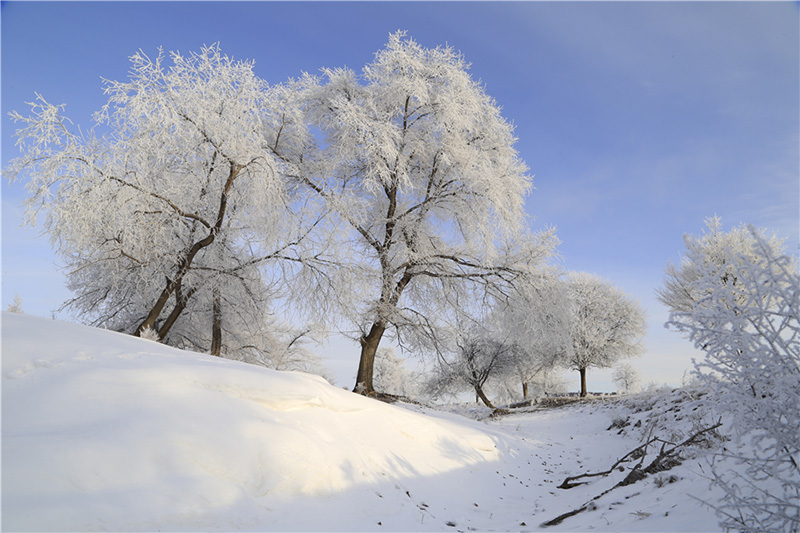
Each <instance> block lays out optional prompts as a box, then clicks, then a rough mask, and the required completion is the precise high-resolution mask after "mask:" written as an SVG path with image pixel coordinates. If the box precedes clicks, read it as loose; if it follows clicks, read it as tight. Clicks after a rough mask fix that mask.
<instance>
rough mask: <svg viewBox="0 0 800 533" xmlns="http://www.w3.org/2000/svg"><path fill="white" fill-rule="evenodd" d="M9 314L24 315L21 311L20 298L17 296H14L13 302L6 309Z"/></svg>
mask: <svg viewBox="0 0 800 533" xmlns="http://www.w3.org/2000/svg"><path fill="white" fill-rule="evenodd" d="M6 310H7V311H8V312H9V313H20V314H24V311H23V310H22V298H20V297H19V294H15V295H14V301H13V302H11V303H10V304H8V309H6Z"/></svg>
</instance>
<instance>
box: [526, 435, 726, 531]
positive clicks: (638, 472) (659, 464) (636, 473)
mask: <svg viewBox="0 0 800 533" xmlns="http://www.w3.org/2000/svg"><path fill="white" fill-rule="evenodd" d="M720 426H722V420H721V419H720V420H718V421H717V423H716V424H714V425H713V426H709V427H706V428H703V429H701V430H699V431H696V432H695V433H693V434H692V435H691V436H689V438H687V439H686V440H684V441H683V442H680V443H678V444H675V443H672V442H669V441H665V440H663V439H660V438H658V437H651V438H648V439H647V441H645V442H644V444H641V445H639V446H637V447H636V448H634V449H632V450H631V451H629V452H628V453H626V454H625V455H624V456H622V458H620V459H617V461H616V462H615V463H614V464H613V465H612V466H611V468H609V469H608V470H604V471H602V472H593V473H587V474H581V475H578V476H570V477H567V478H566V479H565V480H564V481H563V482H562V483H561V485H559V486H558V488H560V489H571V488H574V487H577V486H580V485H584V484H585V482H584V483H574V481H576V480H579V479H584V478H590V477H603V476H607V475H609V474H611V473H612V472H614V471H615V470H619V471H620V472H624V470H625V469H624V467H622V466H621V465H622V463H625V462H627V461H628V460H630V459H631V458H639V462H638V463H637V464H636V465H635V466H634V467H633V468H632V469H631V470H630V471H629V472H628V474H627V475H626V476H625V477H624V478H623V479H622V480H621V481H620V482H618V483H617V484H615V485H614V486H613V487H611V488H610V489H608V490H606V491H603V492H601V493H600V494H598V495H597V496H595V497H594V498H592V499H591V500H589V501H588V502H586V503H585V504H584V505H582V506H581V507H579V508H578V509H574V510H572V511H569V512H567V513H563V514H561V515H559V516H557V517H556V518H554V519H552V520H548V521H547V522H544V523H542V527H548V526H554V525H557V524H560V523H561V522H563V521H564V520H565V519H567V518H569V517H570V516H575V515H576V514H578V513H581V512H583V511H586V510H588V509H589V508H590V507H591V506H592V505H593V502H595V501H597V500H599V499H600V498H602V497H603V496H605V495H606V494H608V493H609V492H611V491H612V490H614V489H616V488H618V487H625V486H627V485H632V484H633V483H636V482H637V481H640V480H642V479H644V478H646V477H647V476H648V475H649V474H657V473H659V472H664V471H666V470H669V469H671V468H674V467H675V466H678V465H679V464H680V463H681V458H680V456H679V452H680V449H681V448H684V447H686V446H689V445H691V444H694V443H695V442H696V441H697V440H698V439H699V438H700V437H701V436H703V435H705V434H706V433H710V432H711V431H714V430H715V429H717V428H719V427H720ZM658 442H660V443H661V449H660V450H659V451H658V454H657V455H656V457H655V459H653V460H652V461H651V462H650V464H648V465H647V466H646V467H644V468H642V465H643V464H644V460H645V458H646V454H647V448H648V447H649V446H650V445H651V444H655V443H658ZM668 446H669V447H668Z"/></svg>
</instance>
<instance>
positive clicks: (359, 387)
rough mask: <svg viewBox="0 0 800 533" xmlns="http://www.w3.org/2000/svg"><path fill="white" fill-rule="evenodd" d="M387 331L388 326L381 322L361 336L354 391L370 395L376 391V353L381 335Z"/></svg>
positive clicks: (373, 325)
mask: <svg viewBox="0 0 800 533" xmlns="http://www.w3.org/2000/svg"><path fill="white" fill-rule="evenodd" d="M385 331H386V326H385V325H383V324H381V323H378V322H376V323H374V324H372V327H371V328H370V330H369V333H367V334H366V335H364V336H363V337H361V359H360V361H359V362H358V374H357V375H356V386H355V388H354V389H353V392H358V393H361V394H364V395H369V394H371V393H374V392H375V387H374V386H373V384H372V375H373V373H374V368H375V353H376V352H377V351H378V345H379V344H380V343H381V337H383V333H384V332H385Z"/></svg>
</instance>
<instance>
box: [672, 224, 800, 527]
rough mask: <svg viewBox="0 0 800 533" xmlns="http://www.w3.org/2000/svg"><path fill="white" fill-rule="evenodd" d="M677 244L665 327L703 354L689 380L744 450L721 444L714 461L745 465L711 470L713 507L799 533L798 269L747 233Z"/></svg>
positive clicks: (735, 523)
mask: <svg viewBox="0 0 800 533" xmlns="http://www.w3.org/2000/svg"><path fill="white" fill-rule="evenodd" d="M742 229H746V230H747V234H744V233H743V232H742ZM685 242H686V244H687V255H686V258H685V260H684V261H683V263H682V269H681V270H677V269H675V268H674V267H668V269H667V275H666V280H665V287H664V288H663V289H662V292H661V293H660V294H661V297H662V301H664V302H670V303H671V305H670V311H671V312H670V319H669V322H667V325H668V326H669V327H671V328H674V329H676V330H677V331H680V332H683V333H685V334H686V335H687V336H688V337H689V339H690V340H691V341H693V342H694V345H695V346H696V347H697V348H699V349H701V350H703V351H704V352H705V353H706V358H705V359H704V360H702V361H697V362H695V372H694V374H695V376H696V377H697V379H698V381H699V382H700V383H702V384H703V385H704V386H705V387H706V388H707V389H708V390H709V391H710V392H711V393H712V394H713V395H714V396H716V397H717V398H718V399H719V406H720V407H721V409H723V410H724V411H725V412H727V413H728V414H729V415H730V416H731V420H732V423H733V427H734V428H735V429H736V430H737V431H738V432H739V434H740V437H741V438H742V439H743V440H745V439H746V442H747V444H746V445H745V446H744V447H743V448H740V450H739V452H735V451H733V450H732V448H733V447H732V446H729V447H728V448H729V449H728V450H727V451H726V452H724V453H723V454H722V456H723V457H728V458H732V459H734V460H736V462H737V463H739V464H744V465H745V466H746V469H745V472H744V473H743V474H738V473H735V472H734V471H732V470H723V469H722V468H721V467H720V466H717V467H715V468H714V470H713V480H714V482H715V483H716V484H717V485H718V486H720V487H721V488H722V489H723V490H724V496H723V498H722V501H721V502H720V503H719V504H718V505H715V507H716V509H717V512H718V514H719V516H720V517H721V519H722V523H721V525H722V526H723V527H725V528H726V529H737V530H743V531H794V532H797V531H800V439H798V428H799V427H800V275H798V269H797V261H796V260H795V259H793V258H790V257H788V256H786V255H782V254H780V253H779V251H780V245H779V244H776V240H775V239H772V240H768V239H766V238H765V237H764V232H763V231H757V230H755V229H754V228H752V227H750V228H744V227H742V228H739V229H736V230H733V231H732V232H731V233H729V234H723V233H721V232H719V231H714V232H713V233H712V235H711V236H709V237H706V238H701V239H697V238H694V237H687V238H685ZM677 280H682V282H681V283H678V282H677ZM687 295H689V296H690V297H687ZM687 301H690V302H691V305H690V306H688V305H687V304H686V302H687ZM724 464H725V463H723V465H724Z"/></svg>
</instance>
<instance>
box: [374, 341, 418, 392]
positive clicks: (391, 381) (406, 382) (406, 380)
mask: <svg viewBox="0 0 800 533" xmlns="http://www.w3.org/2000/svg"><path fill="white" fill-rule="evenodd" d="M419 385H420V382H419V376H418V375H417V374H416V373H415V372H412V371H410V370H409V369H408V368H406V366H405V360H404V359H403V358H402V357H399V356H398V355H397V353H396V352H395V349H394V348H380V349H378V352H377V354H376V355H375V386H376V387H377V388H378V389H379V390H381V391H383V392H384V393H387V394H392V395H395V396H403V397H406V398H413V397H415V396H417V395H418V393H419Z"/></svg>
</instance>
